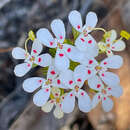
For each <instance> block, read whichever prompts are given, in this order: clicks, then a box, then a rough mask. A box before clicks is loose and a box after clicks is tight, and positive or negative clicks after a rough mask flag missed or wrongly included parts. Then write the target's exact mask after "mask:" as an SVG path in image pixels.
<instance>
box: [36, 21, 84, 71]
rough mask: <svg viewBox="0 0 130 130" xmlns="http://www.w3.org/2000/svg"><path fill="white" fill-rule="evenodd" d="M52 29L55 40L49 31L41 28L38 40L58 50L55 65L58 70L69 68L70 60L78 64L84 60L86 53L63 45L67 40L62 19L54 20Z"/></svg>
mask: <svg viewBox="0 0 130 130" xmlns="http://www.w3.org/2000/svg"><path fill="white" fill-rule="evenodd" d="M51 29H52V32H53V33H54V35H55V37H56V38H54V37H53V36H52V35H51V33H50V32H49V31H48V29H45V28H41V29H39V30H38V32H37V38H38V40H39V41H41V43H43V44H44V45H45V46H47V47H50V48H56V49H57V51H56V56H55V65H56V67H57V69H59V70H60V71H63V70H65V69H68V68H69V63H70V61H69V59H71V60H73V61H75V62H78V61H80V60H83V57H84V53H82V52H80V51H79V50H78V49H77V48H76V47H74V46H71V45H68V44H63V42H64V40H65V27H64V24H63V22H62V21H61V20H60V19H56V20H53V21H52V23H51Z"/></svg>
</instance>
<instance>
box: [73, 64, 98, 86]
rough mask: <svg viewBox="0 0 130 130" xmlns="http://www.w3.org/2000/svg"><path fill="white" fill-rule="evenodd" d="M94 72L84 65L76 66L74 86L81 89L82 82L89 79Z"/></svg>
mask: <svg viewBox="0 0 130 130" xmlns="http://www.w3.org/2000/svg"><path fill="white" fill-rule="evenodd" d="M95 72H96V71H95V70H94V69H93V68H88V67H86V66H84V65H78V66H77V67H76V68H75V70H74V78H75V81H76V84H78V85H79V86H80V87H81V86H82V85H83V83H84V80H87V79H89V78H91V77H92V76H93V75H95Z"/></svg>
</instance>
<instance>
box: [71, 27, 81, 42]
mask: <svg viewBox="0 0 130 130" xmlns="http://www.w3.org/2000/svg"><path fill="white" fill-rule="evenodd" d="M72 34H73V37H74V41H75V40H76V39H77V37H78V36H79V35H80V32H78V31H77V30H76V29H74V28H73V27H72Z"/></svg>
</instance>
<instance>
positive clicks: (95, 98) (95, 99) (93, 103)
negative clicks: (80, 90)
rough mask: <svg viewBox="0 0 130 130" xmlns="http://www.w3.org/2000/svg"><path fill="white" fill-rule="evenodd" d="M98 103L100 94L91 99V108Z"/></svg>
mask: <svg viewBox="0 0 130 130" xmlns="http://www.w3.org/2000/svg"><path fill="white" fill-rule="evenodd" d="M100 101H101V93H97V94H95V95H94V97H93V99H92V108H95V107H96V106H97V105H98V103H99V102H100Z"/></svg>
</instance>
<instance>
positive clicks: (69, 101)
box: [61, 91, 75, 113]
mask: <svg viewBox="0 0 130 130" xmlns="http://www.w3.org/2000/svg"><path fill="white" fill-rule="evenodd" d="M74 107H75V96H74V94H73V91H71V92H69V93H68V94H67V95H66V96H65V98H64V100H63V102H62V105H61V108H62V110H63V112H64V113H71V112H72V111H73V110H74Z"/></svg>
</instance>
